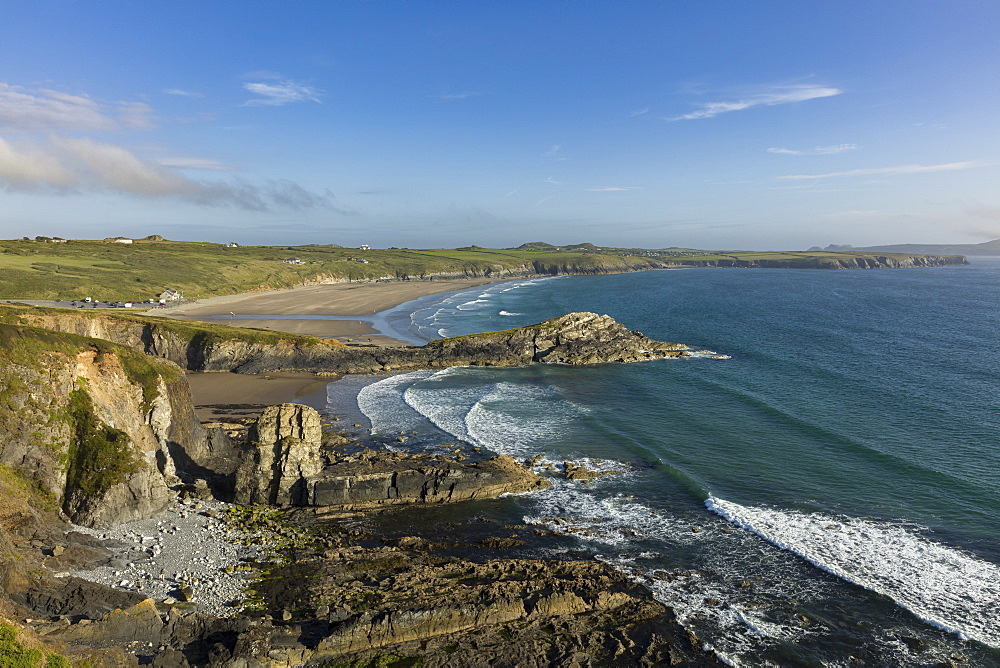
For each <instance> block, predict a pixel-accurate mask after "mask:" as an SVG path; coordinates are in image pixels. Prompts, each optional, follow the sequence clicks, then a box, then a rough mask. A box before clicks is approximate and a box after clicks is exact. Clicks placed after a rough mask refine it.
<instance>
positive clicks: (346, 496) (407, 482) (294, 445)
mask: <svg viewBox="0 0 1000 668" xmlns="http://www.w3.org/2000/svg"><path fill="white" fill-rule="evenodd" d="M322 438H323V435H322V429H321V426H320V418H319V414H318V413H317V412H316V410H315V409H313V408H310V407H309V406H302V405H299V404H281V405H280V406H269V407H268V408H266V409H264V412H263V414H262V415H261V417H260V419H259V420H258V422H257V424H256V425H254V426H253V427H252V428H251V430H250V442H249V443H248V444H247V445H245V446H244V447H243V449H242V451H241V452H240V464H239V467H238V469H237V471H236V481H235V486H234V489H235V493H234V500H235V501H236V503H241V504H264V505H272V506H327V507H334V508H338V509H354V508H370V507H377V506H389V505H402V504H421V503H423V504H432V503H451V502H456V501H466V500H469V499H487V498H494V497H497V496H500V495H501V494H506V493H514V492H527V491H531V490H535V489H542V488H544V487H548V486H549V483H548V482H547V481H545V480H542V479H541V478H539V477H538V476H536V475H535V474H534V473H532V472H531V471H529V470H528V469H526V468H524V467H523V466H521V465H520V464H518V463H517V462H515V461H514V460H513V459H511V458H510V457H494V458H492V459H489V460H485V461H476V462H460V461H458V460H456V459H452V458H449V457H446V456H443V455H437V456H432V455H428V454H404V453H401V452H376V451H373V450H363V451H361V452H360V453H357V454H353V455H349V456H338V457H334V459H333V461H332V462H331V463H330V464H329V465H328V466H325V467H324V460H323V456H322V455H321V452H320V449H321V447H322Z"/></svg>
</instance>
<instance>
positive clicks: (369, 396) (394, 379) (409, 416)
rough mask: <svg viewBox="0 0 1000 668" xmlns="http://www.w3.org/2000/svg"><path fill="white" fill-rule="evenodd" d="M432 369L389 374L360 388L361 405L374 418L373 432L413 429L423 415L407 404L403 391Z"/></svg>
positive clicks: (372, 419)
mask: <svg viewBox="0 0 1000 668" xmlns="http://www.w3.org/2000/svg"><path fill="white" fill-rule="evenodd" d="M431 373H433V372H431V371H413V372H411V373H404V374H399V375H398V376H389V377H388V378H385V379H384V380H380V381H378V382H375V383H372V384H371V385H366V386H365V387H364V388H362V389H361V391H360V392H358V395H357V401H358V409H359V410H360V411H361V413H362V414H363V415H364V416H365V417H366V418H368V421H369V422H371V432H372V433H373V434H388V433H392V432H399V431H409V430H411V429H412V428H413V427H414V426H415V424H416V423H417V422H418V421H419V420H420V417H421V416H420V414H419V413H416V412H414V411H413V410H412V409H411V408H410V407H409V406H407V405H406V403H405V402H404V401H403V398H402V395H403V393H404V392H405V391H406V388H407V387H409V386H410V385H412V384H413V383H415V382H416V381H418V380H420V379H422V378H426V377H427V376H429V375H430V374H431Z"/></svg>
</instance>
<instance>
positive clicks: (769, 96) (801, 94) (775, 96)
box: [664, 85, 844, 121]
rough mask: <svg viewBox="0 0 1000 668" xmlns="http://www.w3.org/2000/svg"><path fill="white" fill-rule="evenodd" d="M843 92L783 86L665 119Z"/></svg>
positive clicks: (712, 114)
mask: <svg viewBox="0 0 1000 668" xmlns="http://www.w3.org/2000/svg"><path fill="white" fill-rule="evenodd" d="M843 92H844V91H842V90H840V89H839V88H831V87H829V86H809V85H799V86H781V87H777V88H774V89H772V90H771V91H769V92H765V93H758V94H755V95H751V96H750V97H747V98H744V99H741V100H735V101H732V102H708V103H707V104H704V105H702V107H701V108H700V109H698V110H696V111H692V112H691V113H689V114H684V115H682V116H671V117H669V118H665V119H664V120H668V121H687V120H695V119H699V118H713V117H715V116H718V115H719V114H725V113H729V112H731V111H742V110H744V109H750V108H752V107H773V106H775V105H779V104H791V103H793V102H805V101H806V100H815V99H817V98H821V97H832V96H834V95H840V94H841V93H843Z"/></svg>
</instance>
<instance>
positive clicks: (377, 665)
mask: <svg viewBox="0 0 1000 668" xmlns="http://www.w3.org/2000/svg"><path fill="white" fill-rule="evenodd" d="M423 664H424V662H423V659H421V658H420V657H418V656H399V655H397V654H382V653H379V654H373V655H369V656H365V657H361V658H359V659H347V660H345V661H336V662H330V663H326V664H323V665H326V666H330V667H331V668H420V666H422V665H423Z"/></svg>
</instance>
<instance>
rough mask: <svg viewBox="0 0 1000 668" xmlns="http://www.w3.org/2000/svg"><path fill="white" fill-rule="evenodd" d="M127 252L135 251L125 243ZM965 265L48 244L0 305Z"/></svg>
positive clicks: (16, 243)
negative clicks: (587, 277) (703, 271)
mask: <svg viewBox="0 0 1000 668" xmlns="http://www.w3.org/2000/svg"><path fill="white" fill-rule="evenodd" d="M125 242H128V243H125ZM965 262H966V260H965V258H964V257H962V256H961V255H947V256H944V255H919V254H914V253H912V252H911V253H881V252H879V253H875V252H867V251H859V252H846V253H845V252H826V251H813V252H800V251H788V252H749V251H702V250H694V249H683V248H667V249H636V248H610V247H599V246H595V245H594V244H590V243H580V244H574V245H571V246H565V247H551V246H550V245H549V244H545V243H544V242H535V243H529V244H524V245H523V246H522V247H520V248H516V249H494V248H480V247H478V246H468V247H465V248H462V249H408V248H389V249H372V248H367V247H361V248H340V247H337V246H336V245H335V244H331V245H323V246H320V245H307V246H238V245H233V244H216V243H206V242H186V241H169V240H166V239H163V238H162V237H158V236H156V235H153V236H151V237H148V238H146V239H127V238H117V237H116V238H112V239H110V240H103V241H93V240H91V241H88V240H66V239H55V238H48V237H37V238H36V239H34V240H32V239H20V240H9V241H0V299H64V300H83V299H86V298H87V297H92V298H94V299H100V300H103V301H122V302H125V301H129V302H148V300H150V299H158V298H159V297H160V296H161V295H168V296H174V295H176V294H180V295H183V296H184V297H186V298H200V297H207V296H213V295H226V294H235V293H241V292H251V291H259V290H269V289H279V288H286V287H292V286H297V285H320V284H329V283H339V282H355V281H362V282H371V281H416V280H441V279H455V278H484V277H485V278H490V279H492V278H512V277H521V276H555V275H564V274H611V273H622V272H629V271H642V270H647V269H665V268H674V267H719V268H798V269H857V268H860V269H870V268H898V267H916V266H940V265H947V264H963V263H965Z"/></svg>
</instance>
